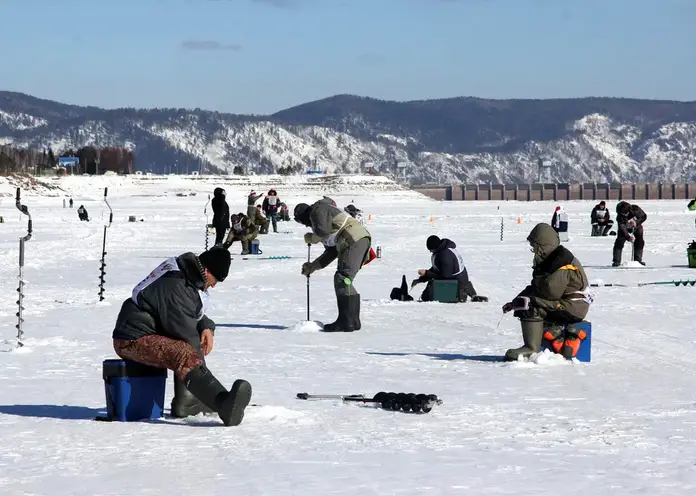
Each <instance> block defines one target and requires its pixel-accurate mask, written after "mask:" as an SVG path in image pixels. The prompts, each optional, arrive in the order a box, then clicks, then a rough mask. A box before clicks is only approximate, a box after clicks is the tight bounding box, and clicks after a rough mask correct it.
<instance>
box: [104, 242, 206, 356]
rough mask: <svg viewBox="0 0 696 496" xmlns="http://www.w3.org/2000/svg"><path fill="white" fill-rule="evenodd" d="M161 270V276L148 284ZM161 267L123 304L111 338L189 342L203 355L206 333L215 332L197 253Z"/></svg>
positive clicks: (172, 260)
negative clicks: (205, 330)
mask: <svg viewBox="0 0 696 496" xmlns="http://www.w3.org/2000/svg"><path fill="white" fill-rule="evenodd" d="M160 267H162V268H163V272H162V273H161V275H159V277H156V278H155V279H154V280H153V281H152V282H150V283H149V284H147V282H148V279H149V278H150V277H151V276H156V274H155V273H156V272H157V270H158V269H159V268H160ZM160 267H158V269H155V271H153V272H152V273H151V274H150V276H148V277H147V278H145V279H144V280H143V281H142V282H141V283H140V284H138V286H136V287H135V289H134V290H133V294H132V295H131V297H130V298H128V299H127V300H125V301H124V302H123V304H122V305H121V311H120V312H119V314H118V318H117V319H116V326H115V328H114V331H113V334H112V337H113V339H125V340H129V341H132V340H136V339H139V338H141V337H143V336H149V335H153V334H157V335H161V336H167V337H169V338H172V339H179V340H182V341H186V342H187V343H189V344H190V345H191V346H193V348H194V349H195V350H196V351H197V352H199V353H200V351H201V333H202V332H203V330H204V329H210V330H211V331H215V322H213V321H212V320H211V319H209V318H208V317H207V316H206V315H205V308H204V301H205V300H206V299H207V294H206V293H203V288H204V287H205V277H204V272H203V266H202V265H201V262H200V260H198V257H197V256H196V255H195V254H194V253H184V254H183V255H181V256H179V257H176V258H172V259H170V260H168V261H167V263H166V264H165V263H163V264H162V265H160ZM142 286H144V287H142ZM141 288H142V289H141Z"/></svg>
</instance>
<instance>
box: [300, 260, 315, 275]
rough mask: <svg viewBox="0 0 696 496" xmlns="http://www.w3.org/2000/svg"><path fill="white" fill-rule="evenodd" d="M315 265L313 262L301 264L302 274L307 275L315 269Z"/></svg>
mask: <svg viewBox="0 0 696 496" xmlns="http://www.w3.org/2000/svg"><path fill="white" fill-rule="evenodd" d="M317 268H318V267H317V265H316V264H315V263H314V262H305V263H303V264H302V275H303V276H307V277H309V276H310V275H312V273H313V272H315V271H316V270H317Z"/></svg>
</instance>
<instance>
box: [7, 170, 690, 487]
mask: <svg viewBox="0 0 696 496" xmlns="http://www.w3.org/2000/svg"><path fill="white" fill-rule="evenodd" d="M254 180H256V181H264V179H263V178H261V177H259V178H254ZM56 183H57V184H58V185H60V186H61V187H63V188H65V189H66V190H68V191H69V193H70V194H71V195H72V196H73V198H75V209H73V210H70V209H64V208H62V197H61V196H48V195H49V194H50V195H56V194H57V193H56V191H54V190H52V191H45V194H42V195H36V194H32V193H31V192H27V194H26V195H25V196H24V197H23V198H24V203H25V204H26V205H27V206H28V207H29V209H30V212H31V214H32V216H33V219H34V230H35V232H34V237H33V238H32V239H31V240H30V241H29V242H27V244H26V266H25V279H26V281H27V285H26V288H25V294H26V296H25V306H26V311H25V323H24V331H25V338H26V339H25V342H26V347H25V348H23V349H22V350H21V352H17V351H13V350H14V338H15V334H16V330H15V328H14V325H15V324H16V317H15V312H16V291H15V290H16V287H17V257H18V254H17V251H18V239H19V237H20V236H21V235H23V234H24V232H25V228H26V217H21V216H20V213H19V212H18V211H17V210H16V209H15V208H14V201H13V198H12V197H11V196H10V197H6V198H2V199H0V215H2V216H3V217H4V219H5V223H4V224H0V261H1V262H2V265H0V294H2V299H1V300H0V323H1V327H0V348H1V349H3V350H5V351H6V352H4V353H0V380H1V381H2V386H1V387H0V439H1V440H2V442H0V494H3V495H5V494H6V495H51V496H62V495H73V496H87V495H89V496H93V495H123V494H129V495H160V494H162V495H167V494H200V495H226V496H227V495H231V494H244V495H286V494H289V495H295V494H297V495H308V494H313V495H314V494H316V495H338V494H341V495H361V496H362V495H370V494H375V495H398V494H404V495H409V496H411V495H420V494H428V495H435V494H443V495H450V494H472V495H476V494H486V495H494V494H501V495H502V494H515V495H521V494H534V495H537V494H554V495H574V494H578V495H584V496H585V495H588V494H602V495H604V494H606V495H612V496H613V495H628V494H649V495H650V496H656V495H670V496H675V495H686V494H689V495H690V494H694V493H695V492H696V465H695V461H694V460H695V459H696V443H695V442H694V440H695V437H696V393H694V390H695V387H694V386H695V385H696V361H695V360H694V359H693V355H692V354H693V349H694V344H695V342H696V337H694V333H693V326H694V322H695V321H696V307H695V306H694V301H695V299H694V296H695V295H696V293H695V292H696V287H683V286H682V287H675V286H644V287H637V283H639V282H652V281H664V280H673V279H674V280H679V279H681V280H684V279H694V278H696V270H693V269H688V268H687V259H686V246H687V244H688V242H690V241H691V239H693V238H696V231H695V230H694V214H693V213H689V212H687V211H686V208H685V207H686V201H684V202H680V201H663V202H657V201H641V202H637V203H639V204H640V205H641V206H642V207H643V208H644V209H645V211H646V212H647V214H648V220H647V222H646V225H645V229H646V231H645V237H646V250H645V261H646V262H647V266H646V267H628V265H629V264H627V267H625V268H624V267H621V268H617V269H612V268H611V267H610V264H611V246H612V242H613V237H604V238H591V237H589V232H590V226H589V214H590V210H591V207H592V206H593V202H587V201H586V202H579V201H578V202H567V203H565V206H566V210H567V211H568V213H569V216H570V235H571V241H570V242H569V243H567V246H568V247H569V248H570V249H571V250H572V251H573V252H574V253H575V254H576V255H577V256H578V257H579V259H580V260H581V261H582V263H583V264H584V265H585V267H586V270H587V272H588V275H589V277H590V278H591V280H592V282H602V283H621V284H627V285H633V286H631V287H598V288H595V303H594V305H593V306H592V309H591V311H590V314H589V316H588V320H591V321H592V323H593V350H592V352H593V353H592V355H593V361H592V363H589V364H586V363H579V362H569V361H565V360H562V359H560V357H558V356H555V355H552V354H549V353H540V354H539V355H537V356H535V357H534V358H533V360H531V361H527V362H515V363H504V362H497V361H494V360H495V359H496V358H497V357H500V356H501V355H502V354H503V353H504V352H505V350H506V349H507V348H509V347H513V346H514V347H516V346H519V344H520V342H521V336H520V334H519V324H518V322H517V321H516V320H515V319H514V318H512V317H511V316H506V317H504V318H503V319H502V321H501V324H500V326H499V327H496V325H497V324H498V321H499V320H500V317H501V310H500V308H501V306H502V304H503V303H505V302H506V301H508V300H509V299H510V298H511V297H512V296H514V295H516V294H517V292H518V291H519V290H520V289H522V288H523V287H524V285H525V284H527V282H528V281H529V279H530V264H531V253H530V252H529V247H528V244H527V242H526V241H525V238H526V236H527V234H528V232H529V230H530V229H531V228H532V227H533V226H534V224H535V223H537V222H540V221H545V222H548V221H550V219H551V215H552V214H553V208H554V206H555V205H554V203H552V202H532V203H527V202H494V201H493V202H449V203H447V202H437V201H433V200H430V199H427V198H425V197H423V196H420V195H418V194H416V193H413V192H408V191H399V190H396V189H395V190H393V191H390V190H389V189H388V188H383V189H378V188H376V187H374V186H368V187H362V186H361V184H360V182H359V181H355V180H351V181H350V182H348V181H346V182H345V183H341V184H338V185H337V186H335V187H336V188H344V191H343V193H342V194H339V193H337V192H336V190H335V189H334V190H331V189H330V188H327V189H326V190H324V191H322V190H321V188H320V187H309V186H306V185H304V183H299V182H296V183H293V182H292V180H288V182H287V183H279V184H277V189H278V191H279V194H280V196H281V198H283V199H284V200H286V201H287V202H288V204H289V205H291V208H292V206H294V204H295V203H297V202H298V201H301V200H309V201H312V200H316V199H319V198H321V194H322V193H325V194H330V195H331V196H332V198H334V199H335V200H336V201H337V202H338V204H339V205H340V206H344V205H346V204H348V203H350V202H351V200H354V201H355V204H356V205H357V206H358V207H359V208H361V209H363V210H364V211H365V213H366V218H367V215H370V216H371V217H370V220H368V221H367V226H368V228H369V229H370V231H371V232H372V234H373V236H374V245H375V246H376V245H379V246H381V247H382V258H381V259H378V260H375V261H374V262H372V263H371V264H370V265H368V266H367V267H365V268H364V269H363V271H362V272H361V273H360V274H359V276H358V277H357V279H356V281H355V284H356V287H357V288H358V289H359V290H360V292H361V294H362V296H363V298H364V301H363V304H362V324H363V328H362V330H361V331H358V332H355V333H350V334H324V333H320V332H315V330H312V329H311V328H310V327H311V326H312V325H316V324H312V322H311V321H310V322H307V315H306V300H305V297H306V279H305V278H304V277H303V276H302V275H301V274H300V266H301V264H302V262H303V261H304V260H305V259H306V254H307V248H306V245H305V244H304V243H303V241H302V234H303V233H304V232H305V230H304V228H303V227H302V226H300V225H298V224H295V223H294V222H289V223H281V224H280V230H281V231H288V232H287V233H281V234H269V235H267V236H261V248H262V250H263V256H264V257H267V256H274V255H285V256H291V257H292V258H290V259H279V260H278V259H276V260H259V259H250V260H243V259H242V257H240V256H239V255H238V253H239V244H235V245H234V247H233V250H232V251H233V257H234V260H233V262H232V264H233V265H232V271H231V275H230V277H229V278H228V280H226V281H225V282H224V283H221V284H220V285H218V287H217V288H215V289H214V290H212V291H211V297H212V304H213V308H212V310H211V312H210V313H209V316H210V317H212V318H213V319H214V320H215V321H216V322H217V324H218V329H217V331H216V334H215V348H214V350H213V352H212V354H211V355H209V357H208V363H209V366H210V367H211V369H212V370H213V371H214V373H215V374H216V375H217V376H218V377H219V378H220V379H221V380H222V382H223V383H225V384H227V385H231V384H232V381H233V380H234V379H236V378H238V377H242V378H245V379H247V380H249V381H250V382H251V383H252V385H253V387H254V396H253V398H252V402H253V403H255V404H257V405H260V406H253V407H250V408H249V409H248V410H247V414H246V416H245V419H244V422H243V423H242V425H241V426H239V427H237V428H225V427H223V426H222V424H221V422H220V421H219V420H218V418H217V417H214V416H213V417H203V416H201V417H195V418H189V419H185V420H174V419H170V418H164V419H162V420H161V421H153V422H142V423H117V422H114V423H104V422H95V421H94V420H93V418H94V417H95V416H96V415H99V414H100V413H103V410H104V406H105V398H104V389H103V382H102V378H101V362H102V360H103V359H105V358H113V357H115V354H114V352H113V349H112V346H111V332H112V329H113V324H114V321H115V318H116V315H117V313H118V310H119V307H120V304H121V302H122V301H123V300H124V299H125V298H127V297H128V295H129V294H130V291H131V289H132V287H133V286H134V285H135V284H136V283H137V282H138V281H140V280H141V279H142V277H143V276H144V275H146V274H147V273H148V272H149V271H150V270H151V269H152V268H154V267H155V266H156V265H157V264H159V263H160V262H161V261H162V260H163V259H164V258H166V257H169V256H171V255H177V254H180V253H183V252H185V251H195V252H200V251H202V250H203V248H204V243H205V240H204V233H205V229H204V224H205V217H204V215H203V208H204V205H205V202H206V200H207V194H208V193H211V192H212V189H213V187H214V186H216V185H222V186H223V187H225V188H226V189H227V192H228V202H229V203H230V208H231V211H232V212H235V211H244V210H245V208H246V204H245V201H246V194H247V193H248V190H249V189H248V186H247V184H246V183H243V184H239V185H237V186H235V185H234V184H232V182H231V181H230V182H226V180H222V179H221V180H220V181H219V182H214V181H210V180H198V181H193V180H187V179H180V178H170V179H168V180H163V181H155V180H152V181H141V182H138V181H135V180H132V181H131V180H123V179H121V178H93V179H90V178H68V179H65V180H61V181H56ZM105 185H107V186H109V187H110V189H109V200H110V203H111V205H112V207H113V209H114V224H113V225H112V226H111V227H110V228H109V229H108V232H107V248H106V249H107V252H108V254H107V257H106V262H107V267H106V286H105V288H106V293H105V297H106V299H105V301H103V302H99V299H98V295H97V292H98V282H99V281H98V277H99V260H100V258H101V243H102V232H103V223H104V220H105V219H107V218H108V210H107V209H106V208H105V206H104V205H103V203H100V200H101V197H102V195H103V188H104V186H105ZM270 186H271V184H270V182H269V184H268V185H267V186H264V188H265V189H268V188H269V187H270ZM181 191H186V192H196V193H197V194H196V195H195V196H188V195H187V196H176V193H177V192H181ZM0 193H7V194H8V195H13V194H14V190H13V189H12V187H11V186H9V185H7V183H2V182H0ZM80 204H84V205H85V206H86V208H87V209H88V211H89V213H90V215H91V216H92V219H93V220H92V222H89V223H84V222H80V221H79V220H78V218H77V213H76V208H77V207H78V206H79V205H80ZM614 205H615V202H610V207H611V208H613V207H614ZM498 208H499V210H498ZM208 212H209V213H211V211H210V208H208ZM129 215H135V216H137V218H138V220H140V219H143V222H136V223H129V222H127V219H128V216H129ZM612 216H613V215H612ZM431 217H432V222H430V218H431ZM501 217H504V218H505V237H504V241H502V242H501V241H500V219H501ZM518 217H520V219H521V223H519V224H518V223H517V222H516V220H517V218H518ZM433 233H434V234H438V235H440V236H447V237H450V238H451V239H453V240H454V241H455V242H456V243H457V244H458V245H459V247H460V249H461V251H462V253H463V254H464V256H465V257H466V262H467V268H468V270H469V274H470V276H471V278H472V281H473V283H474V285H475V287H476V289H477V290H478V292H479V293H480V294H483V295H486V296H489V297H490V302H489V303H487V304H474V303H467V304H461V305H448V304H440V303H415V302H414V303H400V302H392V301H390V300H389V299H388V298H389V292H390V290H391V288H392V287H394V286H398V285H399V284H400V281H401V275H402V274H406V276H407V280H408V281H410V280H411V279H413V278H414V277H416V270H417V269H418V268H421V267H426V266H427V265H428V263H429V254H428V253H427V251H426V249H425V239H426V237H427V236H428V235H430V234H433ZM210 241H211V243H212V236H211V238H210ZM312 254H313V256H316V255H318V249H317V248H314V249H313V251H312ZM624 254H625V258H624V260H625V261H629V259H630V247H629V246H628V245H627V247H626V249H625V250H624ZM332 275H333V268H329V269H326V270H324V271H322V272H317V273H315V274H314V275H313V276H312V278H311V287H310V290H311V312H310V319H312V320H314V319H316V320H318V321H321V322H331V321H333V320H334V318H335V312H336V309H335V300H334V296H333V289H332ZM421 290H422V286H417V287H416V288H415V290H414V293H413V295H414V296H415V297H417V296H418V294H419V291H421ZM172 389H173V388H172V386H171V373H170V378H169V383H168V387H167V395H166V406H167V409H168V406H169V402H170V401H171V397H172V393H173V391H172ZM378 391H396V392H416V393H434V394H437V395H438V396H439V397H440V398H442V399H443V401H444V403H443V404H442V405H440V406H437V407H435V409H434V410H433V411H432V412H431V413H429V414H425V415H411V414H404V413H398V412H387V411H383V410H379V409H374V408H367V407H362V406H359V405H352V404H342V403H340V402H339V401H332V400H328V401H302V400H298V399H296V398H295V395H296V393H298V392H308V393H317V394H359V393H362V394H365V395H368V396H372V395H374V394H375V393H377V392H378Z"/></svg>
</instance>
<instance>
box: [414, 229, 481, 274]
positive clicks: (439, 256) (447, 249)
mask: <svg viewBox="0 0 696 496" xmlns="http://www.w3.org/2000/svg"><path fill="white" fill-rule="evenodd" d="M430 260H431V263H430V264H431V265H432V267H430V268H429V269H428V270H426V271H425V274H423V275H422V276H420V277H419V278H418V280H419V281H421V282H426V281H431V280H433V279H438V280H441V279H457V280H463V281H468V280H469V276H468V274H467V271H466V267H465V266H464V260H463V258H462V255H461V253H459V250H457V245H456V244H455V243H454V241H452V240H451V239H447V238H442V241H441V242H440V246H438V247H437V248H436V249H435V251H433V252H432V255H431V257H430Z"/></svg>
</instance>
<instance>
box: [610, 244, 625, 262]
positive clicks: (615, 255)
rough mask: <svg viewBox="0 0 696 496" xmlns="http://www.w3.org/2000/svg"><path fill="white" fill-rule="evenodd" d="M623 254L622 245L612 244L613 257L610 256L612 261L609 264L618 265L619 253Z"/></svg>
mask: <svg viewBox="0 0 696 496" xmlns="http://www.w3.org/2000/svg"><path fill="white" fill-rule="evenodd" d="M622 254H623V247H621V248H617V247H616V245H614V252H613V257H612V262H611V266H612V267H618V266H619V265H621V255H622Z"/></svg>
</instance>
